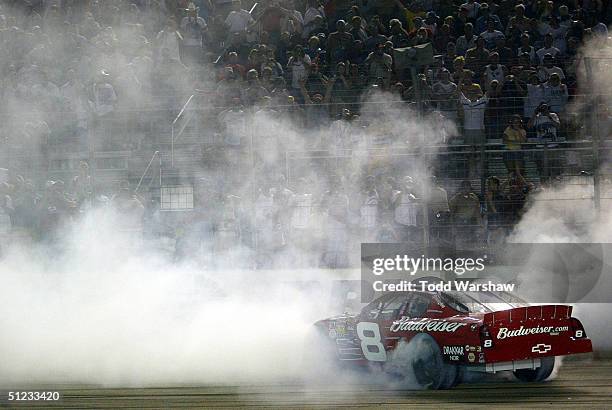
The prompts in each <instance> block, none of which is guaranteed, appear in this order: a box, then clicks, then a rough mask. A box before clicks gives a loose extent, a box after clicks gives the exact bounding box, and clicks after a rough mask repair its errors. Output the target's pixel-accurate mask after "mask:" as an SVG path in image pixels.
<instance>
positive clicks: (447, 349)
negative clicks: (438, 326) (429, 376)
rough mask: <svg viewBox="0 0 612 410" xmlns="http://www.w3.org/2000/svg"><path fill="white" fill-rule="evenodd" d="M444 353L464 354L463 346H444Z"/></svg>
mask: <svg viewBox="0 0 612 410" xmlns="http://www.w3.org/2000/svg"><path fill="white" fill-rule="evenodd" d="M442 350H443V352H444V354H453V355H457V354H459V355H463V346H442Z"/></svg>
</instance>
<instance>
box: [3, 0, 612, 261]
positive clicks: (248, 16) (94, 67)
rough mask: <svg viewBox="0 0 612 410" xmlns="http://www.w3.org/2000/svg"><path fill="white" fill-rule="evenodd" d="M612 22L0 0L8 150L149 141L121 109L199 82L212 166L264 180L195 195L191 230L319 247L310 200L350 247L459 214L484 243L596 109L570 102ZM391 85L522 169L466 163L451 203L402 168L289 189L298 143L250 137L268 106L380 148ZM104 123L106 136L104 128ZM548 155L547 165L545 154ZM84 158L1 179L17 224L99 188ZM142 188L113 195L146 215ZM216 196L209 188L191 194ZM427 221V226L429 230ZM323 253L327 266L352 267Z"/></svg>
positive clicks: (260, 243)
mask: <svg viewBox="0 0 612 410" xmlns="http://www.w3.org/2000/svg"><path fill="white" fill-rule="evenodd" d="M608 21H609V7H608V5H607V2H602V1H600V0H583V1H579V0H569V1H544V0H537V1H533V0H519V1H514V0H512V1H490V2H481V3H479V2H477V1H474V0H467V1H466V2H465V3H462V2H461V1H459V2H458V1H454V2H453V1H450V0H414V1H403V0H378V1H371V0H370V1H367V0H356V1H348V0H327V1H326V0H305V1H303V0H271V1H261V2H259V3H255V2H253V1H251V2H247V1H246V0H244V1H243V2H241V0H232V1H231V2H227V1H220V0H194V1H183V0H105V1H102V0H98V1H96V0H29V1H25V0H2V1H0V57H1V58H0V79H1V83H0V96H1V98H2V101H3V104H2V107H0V114H1V115H2V116H3V119H4V120H3V121H2V122H1V123H0V144H1V145H0V146H1V149H3V150H5V152H8V151H10V152H11V153H12V155H16V156H20V157H21V158H23V161H22V163H21V165H22V166H21V167H20V168H21V169H20V170H19V171H20V173H22V174H24V175H26V172H27V169H28V167H29V166H30V163H29V162H28V161H37V163H38V164H40V163H44V162H45V161H47V151H48V147H49V146H50V145H53V144H64V145H63V146H70V147H72V148H75V149H77V150H79V149H80V150H87V149H91V147H92V146H95V147H101V148H102V149H117V148H119V149H132V150H137V149H139V148H141V147H142V146H143V145H146V143H147V141H146V140H147V139H148V138H152V136H153V134H155V133H156V131H155V130H153V131H151V129H148V130H149V132H148V133H147V132H129V133H127V134H125V133H118V132H113V130H115V129H117V124H118V123H123V125H124V126H125V128H126V129H130V130H134V129H138V130H142V123H143V122H147V123H149V122H151V121H152V118H155V120H156V121H159V122H162V123H164V124H169V122H170V121H172V119H173V118H175V117H176V114H177V113H178V111H179V110H180V109H181V107H182V105H183V103H184V102H185V101H186V99H187V97H188V96H189V95H191V94H194V93H195V94H198V95H200V96H202V97H203V101H205V102H206V103H205V110H206V112H207V115H208V116H209V117H211V116H212V118H213V121H212V122H211V123H210V124H209V125H208V126H209V127H211V128H214V129H215V130H216V131H217V134H218V138H217V139H215V142H216V143H217V147H216V148H215V150H213V151H209V152H212V155H209V156H208V157H207V156H206V155H204V156H203V162H204V167H213V168H214V167H217V168H219V169H221V170H223V169H225V170H227V169H228V168H229V170H230V171H231V167H232V166H233V164H234V163H235V162H240V159H241V158H244V156H245V155H250V156H251V160H250V162H249V163H248V165H249V166H255V165H256V164H257V166H258V167H259V168H261V169H260V170H259V171H258V172H259V173H258V174H257V175H256V177H255V178H254V180H253V181H251V182H252V183H251V184H250V185H249V186H250V188H249V189H250V191H251V193H250V194H249V195H245V194H244V193H243V192H239V193H236V192H234V193H232V195H235V196H232V195H230V193H229V192H225V191H223V190H218V191H217V193H216V194H214V195H215V198H216V200H215V202H216V203H218V204H224V205H223V206H222V207H220V208H223V209H217V210H216V211H214V212H213V211H210V210H209V211H210V212H209V211H202V212H197V209H196V212H194V213H193V215H194V218H197V219H198V221H200V222H201V223H199V224H194V223H191V224H190V223H186V226H189V225H191V226H192V227H193V226H199V227H200V228H198V229H199V231H198V232H199V233H197V234H195V235H199V236H200V237H201V238H203V237H206V236H207V235H206V234H205V233H203V232H209V233H210V232H215V233H219V234H218V235H217V234H216V237H221V236H223V235H225V236H226V238H227V239H225V240H227V241H230V242H231V241H232V240H233V239H232V238H234V239H235V237H234V236H233V235H239V237H240V238H241V239H240V241H239V242H242V243H244V244H245V246H247V247H251V248H257V249H276V248H277V247H279V246H280V247H285V246H287V244H290V245H292V246H293V245H295V246H299V245H296V244H299V243H300V242H303V243H304V244H311V243H313V241H311V240H306V239H303V240H301V239H300V238H308V237H312V236H313V235H315V233H312V232H310V233H307V232H306V231H307V230H309V229H314V226H312V227H307V226H306V225H305V222H304V221H305V220H306V219H308V220H309V221H310V222H309V223H312V224H316V222H315V221H318V220H319V217H314V216H312V215H323V216H324V217H325V218H326V219H325V224H324V225H325V227H326V228H325V229H327V230H328V233H327V234H325V235H324V236H323V237H320V238H319V239H321V241H320V242H321V243H326V244H327V245H326V246H328V248H325V249H328V250H329V252H331V253H332V254H334V255H336V256H337V255H342V252H336V251H333V250H334V249H336V250H337V249H339V248H342V247H343V246H347V244H348V242H349V241H346V240H345V239H346V238H348V237H349V236H350V237H355V235H357V236H358V237H359V238H360V239H361V240H364V241H366V240H380V241H388V240H417V239H418V238H421V239H422V238H423V237H424V236H429V235H432V236H433V237H436V235H437V236H438V237H444V234H441V232H443V231H444V229H445V228H444V227H448V226H449V225H453V230H456V229H458V228H457V226H459V227H461V226H463V227H464V228H465V229H466V232H467V233H466V235H467V237H470V236H472V237H473V236H474V235H476V236H479V237H480V239H482V240H486V239H488V238H489V237H490V235H489V234H487V233H486V232H485V231H483V230H482V229H480V230H478V229H473V228H474V227H481V226H483V220H484V221H486V220H488V221H489V222H488V224H487V226H488V227H491V228H496V229H495V230H497V228H499V227H503V229H506V228H507V227H508V226H511V225H512V224H513V223H514V222H516V220H517V218H518V217H519V216H520V214H521V212H523V207H524V204H525V202H526V201H527V194H528V192H529V191H530V190H533V189H534V186H533V184H531V183H530V182H527V180H526V178H525V170H524V168H525V164H524V160H523V158H524V156H523V151H524V147H525V146H526V144H527V143H528V142H531V143H533V145H534V147H539V146H542V145H546V146H547V147H549V148H555V147H557V146H558V144H560V143H562V142H563V141H564V140H568V139H569V140H571V139H575V138H577V137H578V135H580V131H576V130H580V128H581V127H582V123H581V122H580V119H579V120H578V121H576V119H575V117H574V116H570V115H568V114H567V108H568V104H569V103H570V102H571V100H572V99H573V98H577V96H576V94H577V90H578V82H579V81H580V80H581V79H580V64H582V58H581V46H582V45H584V44H585V43H586V42H588V41H595V42H597V41H599V42H602V44H603V42H606V41H607V35H608V32H607V25H606V24H607V23H608ZM405 47H419V48H420V49H421V50H429V47H431V50H432V55H433V58H432V59H431V61H429V62H428V63H427V64H426V65H419V66H417V67H416V68H417V72H416V73H411V70H410V67H409V65H406V64H404V63H401V61H400V60H401V59H402V58H405V57H403V56H405V55H406V54H405V53H406V50H405ZM412 74H416V75H412ZM376 93H378V94H380V93H384V94H383V95H384V96H385V97H384V98H385V105H384V108H383V110H396V111H395V112H396V113H397V116H402V115H414V116H417V115H418V116H423V117H427V118H434V119H440V120H442V119H447V120H448V121H449V122H452V123H455V124H456V125H457V127H448V129H446V128H445V129H444V133H445V135H444V138H443V142H444V143H447V142H450V143H452V142H457V143H458V144H459V145H465V146H468V147H472V150H473V151H475V150H474V147H477V146H479V145H482V144H485V143H490V142H494V143H498V144H500V146H501V147H502V148H503V149H504V150H505V151H504V156H503V161H504V163H505V165H506V168H507V173H508V176H507V178H505V177H504V178H502V179H503V181H502V180H500V179H498V178H495V177H492V178H489V179H488V180H487V182H486V184H484V185H483V187H482V188H480V189H476V188H472V182H471V181H470V180H469V178H472V179H474V178H476V179H480V178H481V177H482V176H483V175H484V173H485V168H483V167H480V166H479V165H477V164H474V162H475V158H472V157H470V158H469V159H470V160H469V161H466V162H465V164H466V165H465V167H464V168H466V169H465V171H466V172H465V173H464V174H462V177H465V178H468V179H466V180H465V181H464V182H463V183H462V184H461V187H460V189H459V190H458V192H457V193H456V194H454V193H453V194H452V195H450V198H447V194H446V191H445V190H444V188H442V187H441V186H440V185H437V184H436V183H434V182H433V181H429V180H420V181H416V180H415V179H416V178H414V177H410V176H406V174H412V170H406V169H402V168H401V167H400V168H398V167H391V168H389V169H387V170H385V171H384V172H379V173H370V172H369V171H367V172H366V171H365V170H361V171H360V172H357V173H355V175H353V174H343V175H332V174H328V175H326V176H325V178H323V179H320V180H319V181H317V183H314V182H313V181H308V180H303V181H302V180H300V182H297V181H294V182H293V183H292V184H291V186H289V184H288V183H287V181H286V179H285V178H284V177H282V178H281V177H278V176H277V175H278V174H279V173H280V172H282V164H280V161H279V158H282V157H280V156H279V155H278V153H279V152H281V153H282V152H283V151H284V150H286V149H289V148H290V147H287V146H285V145H283V141H281V138H279V137H278V136H276V137H274V138H267V139H266V138H263V137H262V138H259V137H258V139H257V141H256V143H254V142H253V136H252V129H251V128H252V127H250V125H249V124H253V123H256V121H257V118H258V116H260V117H266V118H281V119H283V121H287V122H289V123H290V124H291V125H292V127H293V129H297V130H300V131H301V132H302V131H303V132H309V133H312V132H315V133H316V131H317V130H321V133H326V135H329V134H330V133H332V134H333V136H332V137H331V138H326V137H321V136H319V137H313V138H310V135H313V134H307V135H308V136H309V137H308V138H309V140H308V141H310V145H308V144H307V145H306V146H305V147H304V148H305V149H307V150H314V149H317V150H325V149H327V150H329V149H332V150H333V149H337V148H349V149H350V148H353V147H355V146H357V145H358V144H362V143H363V138H362V137H364V138H367V142H366V147H368V148H369V147H381V146H382V147H384V146H386V145H389V144H390V143H394V142H395V141H392V140H390V139H389V138H388V135H387V134H386V133H385V131H384V127H383V126H382V124H381V123H380V122H376V121H374V120H372V119H371V117H368V115H369V114H371V113H372V112H374V111H376V110H380V108H376V109H374V108H372V106H374V105H376V104H374V103H371V102H369V101H370V100H368V99H367V96H369V95H373V94H376ZM398 107H399V108H398ZM143 112H144V113H146V116H145V117H141V116H140V114H139V113H143ZM408 113H410V114H408ZM209 117H207V118H209ZM364 118H365V120H364ZM434 122H435V120H434ZM440 123H444V121H440ZM109 124H110V128H108V127H109ZM126 124H127V125H126ZM128 125H130V126H131V127H132V128H129V127H128ZM119 128H121V127H119ZM108 129H110V130H111V131H110V132H106V134H105V136H109V139H108V140H103V138H102V137H101V135H102V133H101V130H106V131H108ZM330 130H331V131H330ZM606 132H609V130H608V131H606ZM264 134H265V132H264ZM268 134H274V133H273V132H269V133H268ZM587 134H588V133H587ZM305 135H306V134H305ZM582 136H584V135H582ZM399 138H400V139H405V138H402V136H400V137H399ZM249 139H250V142H248V140H249ZM92 140H93V141H92ZM219 151H221V153H222V155H219ZM272 153H275V155H271V154H272ZM549 155H551V156H550V157H547V158H546V165H547V166H548V167H551V165H552V167H553V168H555V169H556V170H557V172H560V171H561V170H562V169H563V166H564V163H563V158H562V157H561V156H560V155H556V156H555V155H554V154H549ZM220 158H221V162H225V164H219V163H218V162H219V159H220ZM535 158H536V162H537V163H538V166H539V170H540V171H542V167H543V165H542V162H543V161H542V160H541V158H540V159H539V160H538V157H537V156H535ZM228 164H229V167H228ZM480 165H484V164H480ZM86 167H87V164H85V165H84V168H86ZM83 172H84V174H83V175H81V174H80V175H79V176H78V177H77V178H75V180H74V181H71V182H70V183H66V184H65V183H64V182H62V181H53V182H48V183H47V184H46V185H45V186H44V187H40V186H37V184H36V182H31V181H28V179H27V178H24V177H19V178H12V179H11V180H10V181H7V182H5V183H4V185H3V186H2V187H1V188H2V192H1V194H2V196H3V197H4V198H5V199H3V202H2V203H0V205H1V206H2V208H3V209H4V210H5V213H10V214H11V218H12V223H13V225H14V226H26V227H29V228H30V229H34V230H37V231H39V232H44V231H45V229H42V228H41V227H43V228H44V227H45V226H46V225H45V224H49V225H50V224H52V223H56V222H45V221H46V219H48V218H46V217H41V215H42V214H46V213H52V214H54V215H55V214H57V215H71V213H72V212H73V211H76V210H80V209H82V206H83V203H88V202H89V204H90V205H91V204H92V203H93V202H95V201H97V200H98V199H97V198H95V197H94V198H93V199H92V198H91V195H84V192H86V190H87V188H86V186H88V184H89V182H84V181H87V178H89V176H88V174H87V171H85V170H84V171H83ZM217 175H218V174H217ZM412 175H413V174H412ZM221 177H223V175H222V173H221ZM441 177H444V175H441ZM483 180H484V178H483ZM255 181H259V182H255ZM262 181H263V182H262ZM283 181H284V182H283ZM253 187H255V188H253ZM315 187H316V188H315ZM129 190H130V188H129V187H127V186H126V185H122V188H121V190H120V193H121V194H120V195H119V194H118V196H117V198H118V199H117V201H120V200H122V198H123V200H124V201H125V202H126V203H127V204H128V205H126V207H127V208H129V209H130V212H131V211H132V207H134V208H135V209H141V207H142V209H143V214H144V217H147V215H148V214H151V212H148V211H145V210H144V209H148V207H150V206H151V204H150V203H149V202H148V201H146V200H143V199H139V198H137V197H136V196H135V194H134V193H133V192H132V193H130V192H129ZM221 191H223V192H221ZM219 192H221V193H219ZM253 192H254V193H253ZM434 194H435V195H434ZM432 195H433V196H434V197H435V198H437V199H436V201H433V202H439V206H438V205H436V206H433V205H432V203H433V202H432V200H431V198H432V197H431V196H432ZM239 197H240V198H247V197H248V198H249V199H250V200H249V201H246V200H244V199H243V200H240V201H239V200H237V199H235V198H239ZM85 198H88V199H87V200H85ZM228 198H234V199H228ZM442 198H444V200H442ZM109 201H110V202H112V200H109ZM211 202H212V200H208V201H207V200H206V199H202V203H203V204H202V205H197V206H196V208H198V206H203V207H206V206H208V207H209V208H210V207H211V205H210V203H211ZM247 202H249V204H250V205H249V206H246V205H245V204H246V203H247ZM236 203H241V205H240V206H238V205H235V204H236ZM139 204H140V205H139ZM225 208H228V209H231V210H232V211H231V212H230V211H228V210H226V209H225ZM41 210H44V211H41ZM50 210H51V211H53V212H50ZM41 212H42V214H41ZM135 212H136V211H135ZM242 214H244V215H247V214H248V215H250V217H248V218H247V217H246V216H244V215H242ZM424 214H427V216H426V217H425V216H424ZM24 215H25V216H24ZM34 215H38V216H36V217H34ZM206 215H208V216H206ZM210 215H216V217H218V218H217V219H214V220H213V218H211V217H210ZM304 215H309V217H308V218H306V217H305V216H304ZM500 215H503V216H500ZM149 216H150V215H149ZM311 216H312V217H311ZM483 217H484V219H483ZM305 218H306V219H305ZM51 219H53V220H54V221H59V220H60V219H61V218H60V217H57V218H51ZM247 219H248V222H245V221H246V220H247ZM300 221H302V222H300ZM28 225H29V226H28ZM425 225H427V226H431V232H429V233H427V234H425V233H424V232H425V229H423V226H425ZM438 228H440V229H438ZM443 228H444V229H443ZM191 230H193V229H191ZM459 230H461V228H459ZM188 231H190V229H184V230H182V231H181V232H183V233H180V234H178V235H177V238H179V239H178V240H177V243H181V242H183V243H184V242H185V241H181V240H180V237H182V236H184V237H187V236H188V234H187V233H188ZM318 231H321V230H320V229H319V230H318ZM332 231H333V234H332V233H330V232H332ZM468 231H469V232H468ZM481 231H482V232H481ZM296 232H297V233H298V234H296ZM483 232H484V233H483ZM221 233H223V234H221ZM299 233H303V235H302V234H299ZM356 233H357V234H356ZM191 234H192V235H194V233H193V232H192V233H191ZM316 235H318V234H316ZM316 235H315V236H316ZM42 236H44V235H42ZM246 238H249V239H246ZM325 238H327V239H325ZM421 239H418V240H421ZM216 246H221V245H219V244H217V245H216ZM304 246H307V245H304ZM308 246H309V245H308ZM179 247H180V246H179ZM325 249H324V250H323V251H322V252H321V253H322V254H323V255H325V254H326V252H327V251H325ZM330 249H331V250H330ZM178 253H179V254H180V253H181V252H178ZM326 258H327V257H325V256H323V257H322V258H321V260H326V262H324V263H325V264H327V265H333V266H341V265H343V264H344V263H345V262H343V261H341V260H333V261H332V260H331V259H329V258H327V259H326ZM340 258H342V257H340Z"/></svg>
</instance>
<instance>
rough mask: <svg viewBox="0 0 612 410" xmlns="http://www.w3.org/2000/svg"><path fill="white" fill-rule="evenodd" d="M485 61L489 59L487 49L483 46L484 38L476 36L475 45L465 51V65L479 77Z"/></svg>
mask: <svg viewBox="0 0 612 410" xmlns="http://www.w3.org/2000/svg"><path fill="white" fill-rule="evenodd" d="M487 61H489V50H487V49H486V48H485V39H484V38H483V37H478V38H477V39H476V46H475V47H473V48H470V49H469V50H468V51H466V52H465V66H466V68H468V69H470V70H472V71H473V72H474V73H475V74H476V76H478V77H480V74H481V72H482V69H483V67H484V66H485V64H486V63H487Z"/></svg>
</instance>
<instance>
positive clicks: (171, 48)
mask: <svg viewBox="0 0 612 410" xmlns="http://www.w3.org/2000/svg"><path fill="white" fill-rule="evenodd" d="M177 29H178V27H177V24H176V20H174V18H169V19H168V21H167V22H166V27H165V28H164V29H163V30H161V31H160V32H159V33H158V34H157V38H156V41H157V58H158V60H159V59H160V58H161V56H162V54H165V53H162V50H167V54H166V55H167V57H168V58H169V59H171V60H175V61H180V60H181V55H180V44H181V41H182V40H183V36H182V35H181V33H179V32H178V31H177Z"/></svg>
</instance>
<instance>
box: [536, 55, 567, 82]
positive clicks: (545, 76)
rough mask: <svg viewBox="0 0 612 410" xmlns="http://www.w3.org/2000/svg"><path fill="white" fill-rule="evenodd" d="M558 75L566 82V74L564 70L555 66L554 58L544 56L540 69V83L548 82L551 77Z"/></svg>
mask: <svg viewBox="0 0 612 410" xmlns="http://www.w3.org/2000/svg"><path fill="white" fill-rule="evenodd" d="M553 74H557V75H558V76H559V78H560V79H561V80H565V74H564V73H563V69H561V68H560V67H557V66H555V65H553V58H552V56H551V55H550V54H547V55H546V56H544V62H543V64H542V65H541V66H539V67H538V79H539V80H540V82H542V83H543V82H546V81H548V80H549V79H550V76H551V75H553Z"/></svg>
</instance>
